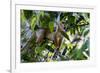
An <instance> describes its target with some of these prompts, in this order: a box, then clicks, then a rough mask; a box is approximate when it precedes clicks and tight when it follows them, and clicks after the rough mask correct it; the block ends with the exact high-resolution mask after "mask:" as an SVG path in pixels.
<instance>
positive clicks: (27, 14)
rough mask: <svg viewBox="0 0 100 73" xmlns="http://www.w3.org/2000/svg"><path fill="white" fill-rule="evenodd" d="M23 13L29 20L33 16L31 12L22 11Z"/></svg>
mask: <svg viewBox="0 0 100 73" xmlns="http://www.w3.org/2000/svg"><path fill="white" fill-rule="evenodd" d="M23 11H24V16H25V18H26V19H29V18H30V17H31V16H32V14H33V12H32V10H23Z"/></svg>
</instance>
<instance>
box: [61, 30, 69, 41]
mask: <svg viewBox="0 0 100 73" xmlns="http://www.w3.org/2000/svg"><path fill="white" fill-rule="evenodd" d="M61 34H62V35H63V36H64V37H65V38H66V39H68V40H69V41H70V39H69V36H68V35H67V33H65V32H63V31H61Z"/></svg>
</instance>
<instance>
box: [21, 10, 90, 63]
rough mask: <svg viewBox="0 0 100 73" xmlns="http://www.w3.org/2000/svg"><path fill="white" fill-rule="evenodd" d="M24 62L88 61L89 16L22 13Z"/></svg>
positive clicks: (48, 12) (83, 13)
mask: <svg viewBox="0 0 100 73" xmlns="http://www.w3.org/2000/svg"><path fill="white" fill-rule="evenodd" d="M20 22H21V34H20V36H21V62H24V63H25V62H51V61H66V60H87V59H89V56H90V53H89V50H90V48H89V25H90V14H89V13H85V12H55V11H36V10H21V11H20Z"/></svg>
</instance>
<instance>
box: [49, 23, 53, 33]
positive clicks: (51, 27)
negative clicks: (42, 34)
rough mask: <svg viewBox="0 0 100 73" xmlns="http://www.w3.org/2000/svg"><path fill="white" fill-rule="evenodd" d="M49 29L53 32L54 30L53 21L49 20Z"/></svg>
mask: <svg viewBox="0 0 100 73" xmlns="http://www.w3.org/2000/svg"><path fill="white" fill-rule="evenodd" d="M49 29H50V31H51V32H53V30H54V22H50V23H49Z"/></svg>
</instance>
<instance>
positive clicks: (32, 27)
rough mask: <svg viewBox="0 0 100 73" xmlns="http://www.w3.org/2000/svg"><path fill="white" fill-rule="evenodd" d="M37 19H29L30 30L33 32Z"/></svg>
mask: <svg viewBox="0 0 100 73" xmlns="http://www.w3.org/2000/svg"><path fill="white" fill-rule="evenodd" d="M36 21H37V18H36V17H32V19H31V29H32V30H33V31H34V28H35V25H36Z"/></svg>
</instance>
